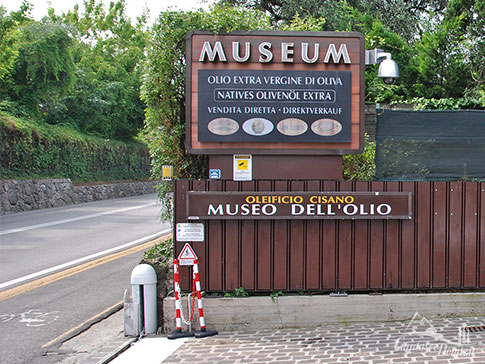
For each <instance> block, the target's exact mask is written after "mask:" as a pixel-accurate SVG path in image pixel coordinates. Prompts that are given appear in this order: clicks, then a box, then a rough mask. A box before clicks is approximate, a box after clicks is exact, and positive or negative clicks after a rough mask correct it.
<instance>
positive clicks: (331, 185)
mask: <svg viewBox="0 0 485 364" xmlns="http://www.w3.org/2000/svg"><path fill="white" fill-rule="evenodd" d="M336 189H337V182H335V181H324V184H323V190H324V191H328V192H331V191H336ZM336 231H337V222H336V220H325V221H322V289H328V290H333V289H336V288H337V274H336V272H337V269H336V268H337V258H336V257H337V236H336Z"/></svg>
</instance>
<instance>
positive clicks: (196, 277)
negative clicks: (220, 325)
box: [193, 259, 217, 338]
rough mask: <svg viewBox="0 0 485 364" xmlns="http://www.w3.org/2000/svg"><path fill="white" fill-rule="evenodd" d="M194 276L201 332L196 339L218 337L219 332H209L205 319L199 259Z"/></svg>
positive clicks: (195, 261)
mask: <svg viewBox="0 0 485 364" xmlns="http://www.w3.org/2000/svg"><path fill="white" fill-rule="evenodd" d="M193 270H194V274H193V280H194V282H195V290H196V292H197V307H198V308H199V320H200V331H199V332H196V333H195V337H198V338H200V337H207V336H213V335H217V331H215V330H207V329H206V327H205V318H204V309H203V307H202V292H201V291H202V290H201V288H200V279H199V262H198V261H197V259H195V260H194V266H193Z"/></svg>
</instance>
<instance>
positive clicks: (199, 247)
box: [180, 181, 209, 290]
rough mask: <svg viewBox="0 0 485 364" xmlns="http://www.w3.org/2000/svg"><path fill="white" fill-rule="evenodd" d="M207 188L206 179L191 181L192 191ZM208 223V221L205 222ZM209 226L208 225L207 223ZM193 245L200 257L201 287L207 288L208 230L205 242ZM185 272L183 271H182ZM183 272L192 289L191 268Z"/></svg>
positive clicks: (184, 269)
mask: <svg viewBox="0 0 485 364" xmlns="http://www.w3.org/2000/svg"><path fill="white" fill-rule="evenodd" d="M206 188H207V185H206V183H205V182H204V181H192V182H191V190H192V191H205V190H206ZM204 224H206V222H204ZM206 226H207V225H206ZM192 247H193V249H194V252H195V254H197V257H198V258H199V280H200V285H201V288H202V289H203V290H204V289H207V287H208V283H207V274H206V272H208V271H209V262H208V260H207V256H208V254H209V234H208V232H207V231H206V232H205V241H203V242H194V243H192ZM182 272H183V273H182ZM180 273H181V274H184V277H186V280H187V285H186V289H187V290H192V287H191V284H192V283H191V280H192V276H191V270H190V269H189V268H182V269H181V270H180Z"/></svg>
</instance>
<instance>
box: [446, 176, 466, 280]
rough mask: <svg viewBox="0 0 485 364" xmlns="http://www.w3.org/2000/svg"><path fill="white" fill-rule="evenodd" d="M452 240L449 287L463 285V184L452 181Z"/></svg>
mask: <svg viewBox="0 0 485 364" xmlns="http://www.w3.org/2000/svg"><path fill="white" fill-rule="evenodd" d="M449 193H450V224H449V231H450V233H449V234H450V241H449V246H448V252H449V254H448V287H451V288H459V287H461V286H462V278H461V277H462V268H463V267H462V264H461V262H462V249H463V245H462V244H463V239H462V237H463V236H462V235H463V231H462V221H463V198H462V197H463V184H462V183H461V182H451V183H450V192H449Z"/></svg>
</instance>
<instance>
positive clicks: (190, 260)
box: [178, 243, 197, 265]
mask: <svg viewBox="0 0 485 364" xmlns="http://www.w3.org/2000/svg"><path fill="white" fill-rule="evenodd" d="M196 259H197V255H195V252H194V250H193V249H192V247H191V246H190V244H189V243H186V244H185V245H184V247H183V248H182V251H181V252H180V254H179V256H178V260H179V264H180V265H192V264H194V260H196Z"/></svg>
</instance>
